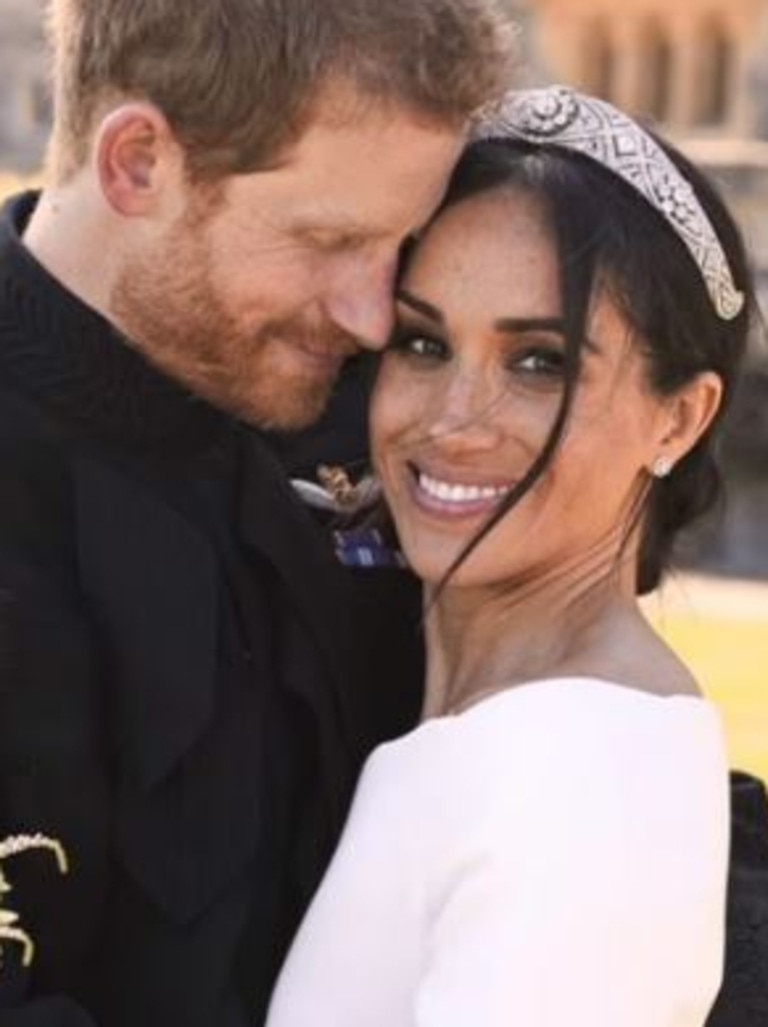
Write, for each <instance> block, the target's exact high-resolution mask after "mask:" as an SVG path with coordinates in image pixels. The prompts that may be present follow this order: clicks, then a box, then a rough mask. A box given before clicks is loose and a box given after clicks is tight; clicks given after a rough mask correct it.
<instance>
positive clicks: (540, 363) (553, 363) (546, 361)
mask: <svg viewBox="0 0 768 1027" xmlns="http://www.w3.org/2000/svg"><path fill="white" fill-rule="evenodd" d="M511 363H512V367H513V370H515V371H524V372H525V373H526V374H535V375H539V376H545V377H547V378H562V376H563V374H564V371H565V354H564V353H563V352H562V351H561V350H558V349H552V348H549V347H536V348H535V349H528V350H526V351H525V352H524V353H520V354H519V355H518V356H516V357H514V359H513V360H512V361H511Z"/></svg>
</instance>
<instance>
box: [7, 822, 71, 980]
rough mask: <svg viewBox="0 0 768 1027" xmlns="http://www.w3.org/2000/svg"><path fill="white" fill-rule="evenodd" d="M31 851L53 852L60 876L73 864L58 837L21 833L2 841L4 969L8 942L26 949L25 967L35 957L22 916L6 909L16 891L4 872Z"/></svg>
mask: <svg viewBox="0 0 768 1027" xmlns="http://www.w3.org/2000/svg"><path fill="white" fill-rule="evenodd" d="M30 849H49V850H50V851H51V852H53V854H54V855H55V857H56V862H57V864H58V867H59V873H61V874H66V873H67V872H68V871H69V861H68V859H67V854H66V852H65V851H64V846H63V845H62V844H61V842H59V841H56V839H55V838H48V837H47V836H46V835H44V834H18V835H13V836H12V837H11V838H6V839H5V840H4V841H2V842H0V969H2V963H3V943H4V942H8V941H13V942H16V943H17V944H18V945H21V946H22V948H23V950H24V951H23V952H22V957H21V961H22V964H23V965H24V966H29V965H30V964H31V962H32V960H33V959H34V958H35V943H34V941H33V940H32V938H31V937H30V935H29V934H28V933H27V931H25V930H24V929H23V928H22V927H21V926H20V925H19V914H18V913H14V912H13V910H11V909H3V908H2V904H3V897H4V896H5V895H7V894H8V892H10V891H13V889H12V888H11V886H10V884H9V883H8V879H7V877H6V876H5V874H4V873H3V861H4V860H6V859H8V858H9V857H10V856H15V855H17V854H18V853H20V852H28V851H29V850H30Z"/></svg>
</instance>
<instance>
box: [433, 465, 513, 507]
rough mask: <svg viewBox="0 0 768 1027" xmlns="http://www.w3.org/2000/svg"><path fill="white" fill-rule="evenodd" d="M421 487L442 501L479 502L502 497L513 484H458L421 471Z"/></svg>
mask: <svg viewBox="0 0 768 1027" xmlns="http://www.w3.org/2000/svg"><path fill="white" fill-rule="evenodd" d="M418 480H419V488H420V489H421V490H422V491H423V492H426V494H427V495H428V496H432V497H433V498H434V499H439V500H440V501H441V502H442V503H477V502H483V501H488V500H493V499H500V498H501V497H502V496H503V495H505V494H506V493H507V492H509V490H510V489H511V488H512V486H511V485H457V484H455V483H451V482H447V481H440V480H439V479H437V478H430V477H429V475H428V474H423V473H421V472H420V473H419V479H418Z"/></svg>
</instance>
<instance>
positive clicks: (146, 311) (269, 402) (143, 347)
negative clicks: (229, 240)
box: [110, 233, 358, 431]
mask: <svg viewBox="0 0 768 1027" xmlns="http://www.w3.org/2000/svg"><path fill="white" fill-rule="evenodd" d="M207 258H208V254H207V252H206V251H205V249H204V244H203V243H200V242H198V241H196V240H193V239H191V238H190V234H189V233H184V236H183V237H180V238H178V240H177V245H176V246H167V247H163V252H162V253H161V254H155V255H153V256H149V257H146V258H143V259H142V260H140V261H139V260H136V261H133V262H129V263H127V264H126V265H125V266H124V268H123V270H122V272H121V274H120V275H119V276H118V279H117V281H116V284H115V287H114V290H113V292H112V296H111V308H110V314H111V316H112V318H113V319H114V322H115V324H116V326H117V327H118V328H119V330H120V331H122V332H123V333H124V334H125V335H126V337H127V339H128V341H129V343H130V344H131V345H133V346H135V348H136V349H138V350H139V351H140V352H141V353H142V354H143V355H144V356H145V357H146V359H147V360H148V361H149V362H150V363H152V364H154V365H155V366H156V367H157V368H158V369H159V370H161V371H163V372H164V373H165V374H167V375H168V376H169V377H171V378H173V379H175V380H176V381H178V382H180V383H181V384H183V385H185V386H186V387H187V388H189V390H190V391H191V392H192V393H194V394H195V395H197V396H200V397H201V398H202V399H205V400H206V401H208V402H209V403H211V404H212V405H213V406H215V407H217V408H218V409H220V410H222V411H224V412H226V413H229V414H232V415H234V416H235V417H237V418H239V419H242V420H243V421H246V422H248V423H250V424H253V425H256V426H258V427H261V428H270V429H277V430H289V431H290V430H296V429H299V428H304V427H307V426H308V425H310V424H312V423H313V422H314V421H316V420H317V419H318V418H319V416H320V415H321V414H322V412H323V410H324V409H325V407H326V405H327V403H328V400H329V398H330V396H331V393H332V391H333V386H334V383H335V381H336V377H337V374H338V370H339V369H340V367H341V364H342V362H343V360H344V359H345V358H346V357H348V356H351V355H352V354H353V353H355V352H357V350H358V346H357V345H356V343H355V340H354V339H353V338H352V337H351V336H349V335H348V334H347V333H346V332H343V331H342V330H341V329H339V328H337V327H336V326H335V325H333V324H331V323H329V322H328V321H325V322H324V323H323V324H318V323H316V320H315V319H312V320H310V319H309V318H308V317H306V316H299V315H295V316H293V317H287V318H284V319H282V320H280V319H274V320H272V321H266V322H264V323H263V324H261V325H259V326H258V328H257V329H256V330H254V331H252V332H244V331H243V330H242V328H241V327H240V326H238V325H237V324H236V322H235V319H234V318H233V317H232V316H231V314H230V313H229V312H228V311H227V310H226V309H225V307H224V305H223V304H222V302H221V299H220V297H219V295H218V293H217V291H216V289H215V288H214V284H213V282H214V280H213V278H212V275H211V270H210V266H209V260H208V259H207ZM302 347H305V348H307V349H309V350H313V351H317V350H319V351H321V352H323V353H328V354H333V356H334V357H335V356H336V355H338V358H339V359H338V362H337V361H335V360H334V359H333V358H330V359H329V361H328V366H327V367H323V366H320V367H317V366H312V365H311V364H310V365H309V366H307V365H306V364H302V361H301V360H297V359H296V352H298V351H300V350H301V349H302Z"/></svg>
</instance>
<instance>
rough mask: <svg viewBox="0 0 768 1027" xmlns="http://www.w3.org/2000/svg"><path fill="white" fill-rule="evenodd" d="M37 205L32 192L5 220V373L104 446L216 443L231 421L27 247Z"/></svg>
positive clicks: (1, 323) (0, 262)
mask: <svg viewBox="0 0 768 1027" xmlns="http://www.w3.org/2000/svg"><path fill="white" fill-rule="evenodd" d="M37 200H38V194H37V193H31V192H30V193H24V194H22V195H20V196H17V197H15V198H13V199H12V200H10V201H9V202H8V203H7V204H6V206H5V207H4V208H3V210H2V213H1V214H0V369H5V371H6V372H7V373H9V374H10V375H11V376H12V377H13V379H14V381H15V383H16V385H17V387H18V388H19V389H21V390H22V391H23V392H25V393H26V394H27V395H30V396H32V397H34V398H36V399H38V400H39V401H41V402H42V403H43V404H44V405H45V407H46V408H47V409H48V410H49V411H53V412H55V413H56V414H57V415H58V416H60V417H61V418H63V419H64V420H65V421H66V422H68V423H69V424H71V425H73V426H74V427H76V428H78V429H80V430H81V431H83V432H84V433H86V434H88V435H91V436H95V437H97V438H99V439H102V440H104V441H112V442H117V443H122V444H126V445H139V446H142V445H143V446H147V445H150V446H152V448H153V449H154V448H160V449H163V448H167V449H169V450H174V451H175V450H178V449H179V447H181V448H185V447H188V446H193V447H194V446H196V445H198V444H200V443H201V442H203V441H205V440H207V439H210V438H211V436H212V435H213V434H214V433H216V432H217V431H219V430H220V429H221V428H222V427H223V426H224V425H225V424H226V423H227V418H226V417H225V416H224V415H222V414H221V413H219V412H218V411H216V410H214V409H213V408H212V407H211V406H209V405H208V404H207V403H205V402H204V401H202V400H200V399H197V398H196V397H195V396H193V395H192V394H191V393H190V392H189V391H187V390H186V389H185V388H184V387H183V386H181V385H180V384H178V383H177V382H175V381H173V380H172V379H170V378H168V377H167V376H166V375H165V374H163V373H161V372H160V371H158V370H157V369H155V368H154V367H152V366H151V365H150V364H149V363H147V361H146V360H145V358H144V357H143V356H142V355H141V354H140V353H139V352H138V351H137V350H135V349H133V348H131V346H130V345H129V344H128V342H127V340H126V339H125V338H124V336H122V335H121V334H120V333H119V332H118V331H117V330H116V329H115V328H114V327H113V326H112V325H111V324H110V323H109V322H108V321H107V320H106V319H105V318H104V317H102V316H101V315H100V314H99V313H97V312H96V311H95V310H93V309H92V308H91V307H88V306H87V305H86V304H85V303H83V302H82V301H81V300H80V299H78V297H77V296H75V295H74V294H73V293H71V292H69V290H67V289H66V288H65V287H64V286H63V285H62V284H61V283H60V282H58V281H57V280H56V279H55V278H54V277H53V276H52V275H51V274H49V273H48V272H47V271H46V270H45V268H44V267H43V266H42V265H41V264H40V263H38V261H37V260H36V259H35V258H34V257H33V256H32V254H31V253H30V252H29V250H28V249H27V248H26V247H25V246H24V244H23V242H22V234H23V231H24V228H25V226H26V224H27V222H28V221H29V218H30V216H31V214H32V212H33V210H34V208H35V204H36V203H37Z"/></svg>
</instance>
